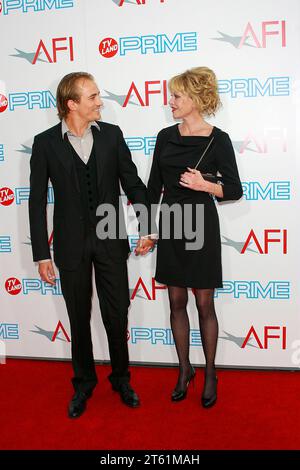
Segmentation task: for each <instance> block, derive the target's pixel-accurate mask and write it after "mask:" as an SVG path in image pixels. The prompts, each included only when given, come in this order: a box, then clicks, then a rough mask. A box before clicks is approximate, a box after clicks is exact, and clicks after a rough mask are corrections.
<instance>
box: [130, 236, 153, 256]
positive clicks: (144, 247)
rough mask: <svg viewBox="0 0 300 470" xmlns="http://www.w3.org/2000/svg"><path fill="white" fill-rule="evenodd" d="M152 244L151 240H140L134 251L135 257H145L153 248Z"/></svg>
mask: <svg viewBox="0 0 300 470" xmlns="http://www.w3.org/2000/svg"><path fill="white" fill-rule="evenodd" d="M154 244H155V240H151V238H140V239H139V241H138V242H137V247H136V249H135V251H134V252H135V254H136V256H138V255H142V256H143V255H146V254H147V253H149V251H150V250H151V249H152V248H153V246H154Z"/></svg>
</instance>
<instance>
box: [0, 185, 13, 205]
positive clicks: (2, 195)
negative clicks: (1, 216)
mask: <svg viewBox="0 0 300 470" xmlns="http://www.w3.org/2000/svg"><path fill="white" fill-rule="evenodd" d="M14 200H15V195H14V192H13V190H12V189H10V188H7V187H3V188H0V204H1V205H2V206H10V205H11V204H12V203H13V202H14Z"/></svg>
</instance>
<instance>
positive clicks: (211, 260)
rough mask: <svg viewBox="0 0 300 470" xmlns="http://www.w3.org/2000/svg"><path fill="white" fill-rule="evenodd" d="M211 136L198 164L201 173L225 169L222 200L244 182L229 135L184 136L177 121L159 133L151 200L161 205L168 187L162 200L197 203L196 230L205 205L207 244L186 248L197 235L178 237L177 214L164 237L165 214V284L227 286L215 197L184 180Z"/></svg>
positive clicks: (161, 248) (160, 270) (161, 249)
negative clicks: (182, 182)
mask: <svg viewBox="0 0 300 470" xmlns="http://www.w3.org/2000/svg"><path fill="white" fill-rule="evenodd" d="M212 137H214V140H213V142H212V144H211V146H210V148H209V150H208V152H207V154H206V155H205V157H204V158H203V160H202V162H201V164H200V165H199V167H198V168H197V169H198V170H200V171H201V173H212V174H216V173H217V172H220V173H221V175H222V177H223V194H224V197H223V198H222V199H218V198H217V199H218V200H220V201H226V200H232V199H239V198H240V197H241V196H242V187H241V182H240V178H239V174H238V169H237V165H236V160H235V155H234V150H233V147H232V144H231V141H230V138H229V136H228V134H226V133H225V132H223V131H222V130H221V129H218V128H217V127H214V128H213V130H212V133H211V135H210V136H208V137H198V136H197V137H196V136H195V137H194V136H181V135H180V132H179V129H178V124H176V125H174V126H171V127H167V128H165V129H162V130H161V131H160V132H159V134H158V136H157V142H156V147H155V151H154V156H153V163H152V168H151V173H150V177H149V182H148V197H149V201H150V203H151V204H158V202H159V199H160V195H161V191H162V188H164V193H163V199H162V204H166V205H168V206H171V205H173V204H176V203H177V204H180V205H181V206H183V205H184V204H190V205H192V213H193V217H192V220H193V222H192V224H193V229H194V230H195V229H196V226H195V223H196V217H195V214H196V204H203V205H204V245H203V247H202V248H201V249H196V250H195V249H192V250H187V249H186V242H188V241H192V240H187V239H185V238H184V237H183V238H182V239H174V236H172V233H173V230H174V226H173V224H172V218H171V219H170V220H171V224H170V231H171V239H168V240H167V239H162V238H161V234H162V228H163V223H165V224H166V223H167V222H166V221H165V219H164V218H162V216H161V217H160V223H159V225H160V230H159V232H160V238H159V240H158V244H157V264H156V274H155V279H156V280H157V281H158V282H160V283H162V284H166V285H170V286H179V287H194V288H202V289H209V288H215V287H222V264H221V241H220V227H219V218H218V213H217V210H216V206H215V202H214V199H213V198H212V197H211V196H210V195H209V194H208V193H205V192H202V191H194V190H191V189H187V188H184V187H182V186H180V185H179V180H180V175H181V174H182V173H183V172H184V171H186V169H187V167H190V168H194V167H195V165H196V163H197V162H198V160H199V158H200V156H201V155H202V153H203V151H204V149H205V148H206V146H207V144H208V142H209V141H210V139H211V138H212ZM200 220H201V219H200Z"/></svg>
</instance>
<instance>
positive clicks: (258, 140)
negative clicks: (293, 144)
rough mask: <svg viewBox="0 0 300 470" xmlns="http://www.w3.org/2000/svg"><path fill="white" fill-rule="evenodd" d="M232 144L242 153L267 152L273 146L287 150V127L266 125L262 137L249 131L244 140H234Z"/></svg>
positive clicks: (283, 150)
mask: <svg viewBox="0 0 300 470" xmlns="http://www.w3.org/2000/svg"><path fill="white" fill-rule="evenodd" d="M232 145H233V147H234V148H235V150H237V151H238V153H240V154H245V152H252V153H261V154H266V153H269V152H270V150H272V149H273V148H274V149H275V148H276V149H277V150H278V148H279V149H280V150H281V151H282V152H286V151H287V128H286V127H284V128H279V127H265V128H264V129H263V135H262V136H261V137H259V136H257V135H256V134H255V133H254V132H252V131H249V132H248V133H247V135H246V136H245V137H244V139H243V140H241V141H239V140H237V141H233V142H232Z"/></svg>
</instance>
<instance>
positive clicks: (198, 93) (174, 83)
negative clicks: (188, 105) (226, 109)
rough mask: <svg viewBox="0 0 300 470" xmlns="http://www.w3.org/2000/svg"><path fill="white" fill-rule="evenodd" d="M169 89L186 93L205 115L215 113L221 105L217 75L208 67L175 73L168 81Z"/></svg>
mask: <svg viewBox="0 0 300 470" xmlns="http://www.w3.org/2000/svg"><path fill="white" fill-rule="evenodd" d="M169 89H170V91H171V93H173V92H180V93H185V94H186V95H188V96H189V97H190V98H191V99H192V100H193V101H194V103H195V104H196V106H197V109H198V111H199V112H200V113H201V114H203V115H206V116H211V115H215V113H216V111H217V110H218V109H219V107H220V106H221V101H220V97H219V93H218V82H217V77H216V75H215V73H214V72H213V71H212V70H211V69H209V68H208V67H194V68H192V69H189V70H186V72H183V73H181V74H179V75H175V77H172V78H171V79H170V81H169Z"/></svg>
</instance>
